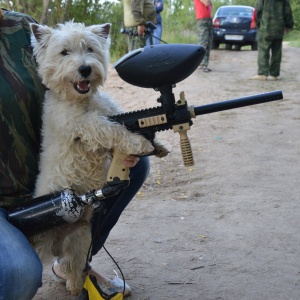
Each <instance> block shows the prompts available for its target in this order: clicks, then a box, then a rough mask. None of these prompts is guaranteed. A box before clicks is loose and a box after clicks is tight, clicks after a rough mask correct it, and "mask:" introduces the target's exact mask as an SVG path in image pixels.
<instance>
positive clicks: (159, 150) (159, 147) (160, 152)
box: [153, 140, 170, 158]
mask: <svg viewBox="0 0 300 300" xmlns="http://www.w3.org/2000/svg"><path fill="white" fill-rule="evenodd" d="M153 144H154V148H155V156H156V157H159V158H162V157H165V156H167V155H168V154H169V153H170V151H169V150H168V149H167V148H166V147H165V146H164V145H163V144H161V143H160V142H158V141H157V140H154V142H153Z"/></svg>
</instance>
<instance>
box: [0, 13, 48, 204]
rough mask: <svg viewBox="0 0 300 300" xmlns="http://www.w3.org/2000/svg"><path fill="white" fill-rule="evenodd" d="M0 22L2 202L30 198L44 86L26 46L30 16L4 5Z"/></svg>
mask: <svg viewBox="0 0 300 300" xmlns="http://www.w3.org/2000/svg"><path fill="white" fill-rule="evenodd" d="M2 13H3V15H4V16H3V19H2V21H1V23H0V207H9V206H12V205H14V204H16V203H18V202H20V201H24V200H26V199H28V198H29V197H30V196H31V194H32V192H33V190H34V185H35V179H36V175H37V173H38V154H39V147H40V127H41V104H42V99H43V95H44V88H43V85H42V83H41V80H40V79H39V77H38V75H37V72H36V63H35V60H34V59H33V56H32V48H31V46H30V27H29V23H33V22H35V23H36V21H35V20H33V19H32V18H31V17H29V16H27V15H24V14H21V13H16V12H10V11H6V10H3V11H2Z"/></svg>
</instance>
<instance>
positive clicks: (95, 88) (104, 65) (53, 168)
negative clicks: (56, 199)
mask: <svg viewBox="0 0 300 300" xmlns="http://www.w3.org/2000/svg"><path fill="white" fill-rule="evenodd" d="M31 30H32V33H33V34H32V45H33V51H34V56H35V57H36V60H37V63H38V72H39V75H40V77H41V78H42V81H43V84H44V85H45V86H46V87H47V89H48V90H47V91H46V94H45V100H44V106H43V128H42V153H41V158H40V174H39V176H38V179H37V183H36V192H35V197H37V196H41V195H45V194H48V193H50V192H55V191H59V190H62V189H73V190H74V191H75V192H76V193H77V194H84V193H86V192H88V191H90V190H93V189H99V188H102V187H103V186H104V184H105V183H106V174H107V170H108V165H109V161H110V153H111V150H112V149H118V150H119V151H120V152H122V153H124V154H128V155H129V154H147V153H150V152H152V151H153V150H154V147H153V145H152V144H151V143H150V142H149V141H148V140H147V139H145V138H144V137H142V136H140V135H138V134H134V133H131V132H129V131H128V130H127V129H126V128H125V127H124V126H123V125H120V124H117V123H113V122H111V121H110V120H108V118H107V116H109V115H115V114H118V113H121V112H123V110H122V109H121V108H120V107H119V105H117V104H116V103H115V102H114V101H113V100H112V99H111V98H110V97H109V96H108V95H106V94H104V93H102V92H101V91H100V89H99V86H101V85H103V83H104V81H105V79H106V76H107V70H108V66H109V47H110V38H109V31H110V24H104V25H93V26H89V27H85V26H84V24H81V23H74V22H72V21H71V22H67V23H65V24H61V25H59V26H58V28H57V29H53V28H49V27H47V26H42V25H37V24H31ZM160 146H161V145H160ZM163 149H164V148H163ZM161 150H162V148H160V153H162V152H163V151H161ZM166 153H167V150H166ZM163 155H164V154H161V156H163ZM91 216H92V208H91V207H89V206H87V207H86V208H85V211H84V213H83V216H82V217H81V219H80V220H79V221H77V222H75V223H72V224H67V225H64V226H62V227H59V228H56V229H51V230H49V231H47V232H45V233H42V234H38V235H36V236H34V238H33V243H34V246H35V248H36V250H37V252H38V253H39V255H40V256H41V258H42V259H44V258H45V257H47V256H49V254H51V255H53V256H59V257H62V259H61V260H60V266H61V269H62V271H63V272H64V273H65V274H66V286H67V289H68V290H70V291H71V292H72V294H78V293H79V292H80V291H81V289H82V286H83V279H82V271H83V269H84V267H85V262H86V257H87V255H88V249H89V246H90V243H91V228H90V219H91Z"/></svg>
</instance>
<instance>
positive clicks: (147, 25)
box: [120, 21, 167, 44]
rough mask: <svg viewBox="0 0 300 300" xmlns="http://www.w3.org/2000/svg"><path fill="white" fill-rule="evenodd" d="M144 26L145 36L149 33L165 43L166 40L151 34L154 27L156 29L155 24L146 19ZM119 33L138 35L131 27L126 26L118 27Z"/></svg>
mask: <svg viewBox="0 0 300 300" xmlns="http://www.w3.org/2000/svg"><path fill="white" fill-rule="evenodd" d="M144 26H145V28H146V31H145V38H147V37H148V36H149V35H151V36H152V37H153V38H155V39H157V40H159V41H161V42H163V43H164V44H167V42H165V41H163V40H162V39H160V38H159V37H157V36H154V35H153V34H152V31H153V30H154V29H156V25H155V24H154V23H153V22H151V21H148V22H146V23H145V24H144ZM120 33H122V34H127V35H129V36H138V34H137V32H134V31H133V30H131V29H127V28H123V27H122V28H121V29H120Z"/></svg>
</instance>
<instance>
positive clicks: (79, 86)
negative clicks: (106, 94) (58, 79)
mask: <svg viewBox="0 0 300 300" xmlns="http://www.w3.org/2000/svg"><path fill="white" fill-rule="evenodd" d="M90 85H91V84H90V82H89V81H88V80H81V81H78V82H75V83H74V88H75V90H76V91H77V92H78V93H80V94H86V93H88V92H89V91H90Z"/></svg>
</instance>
